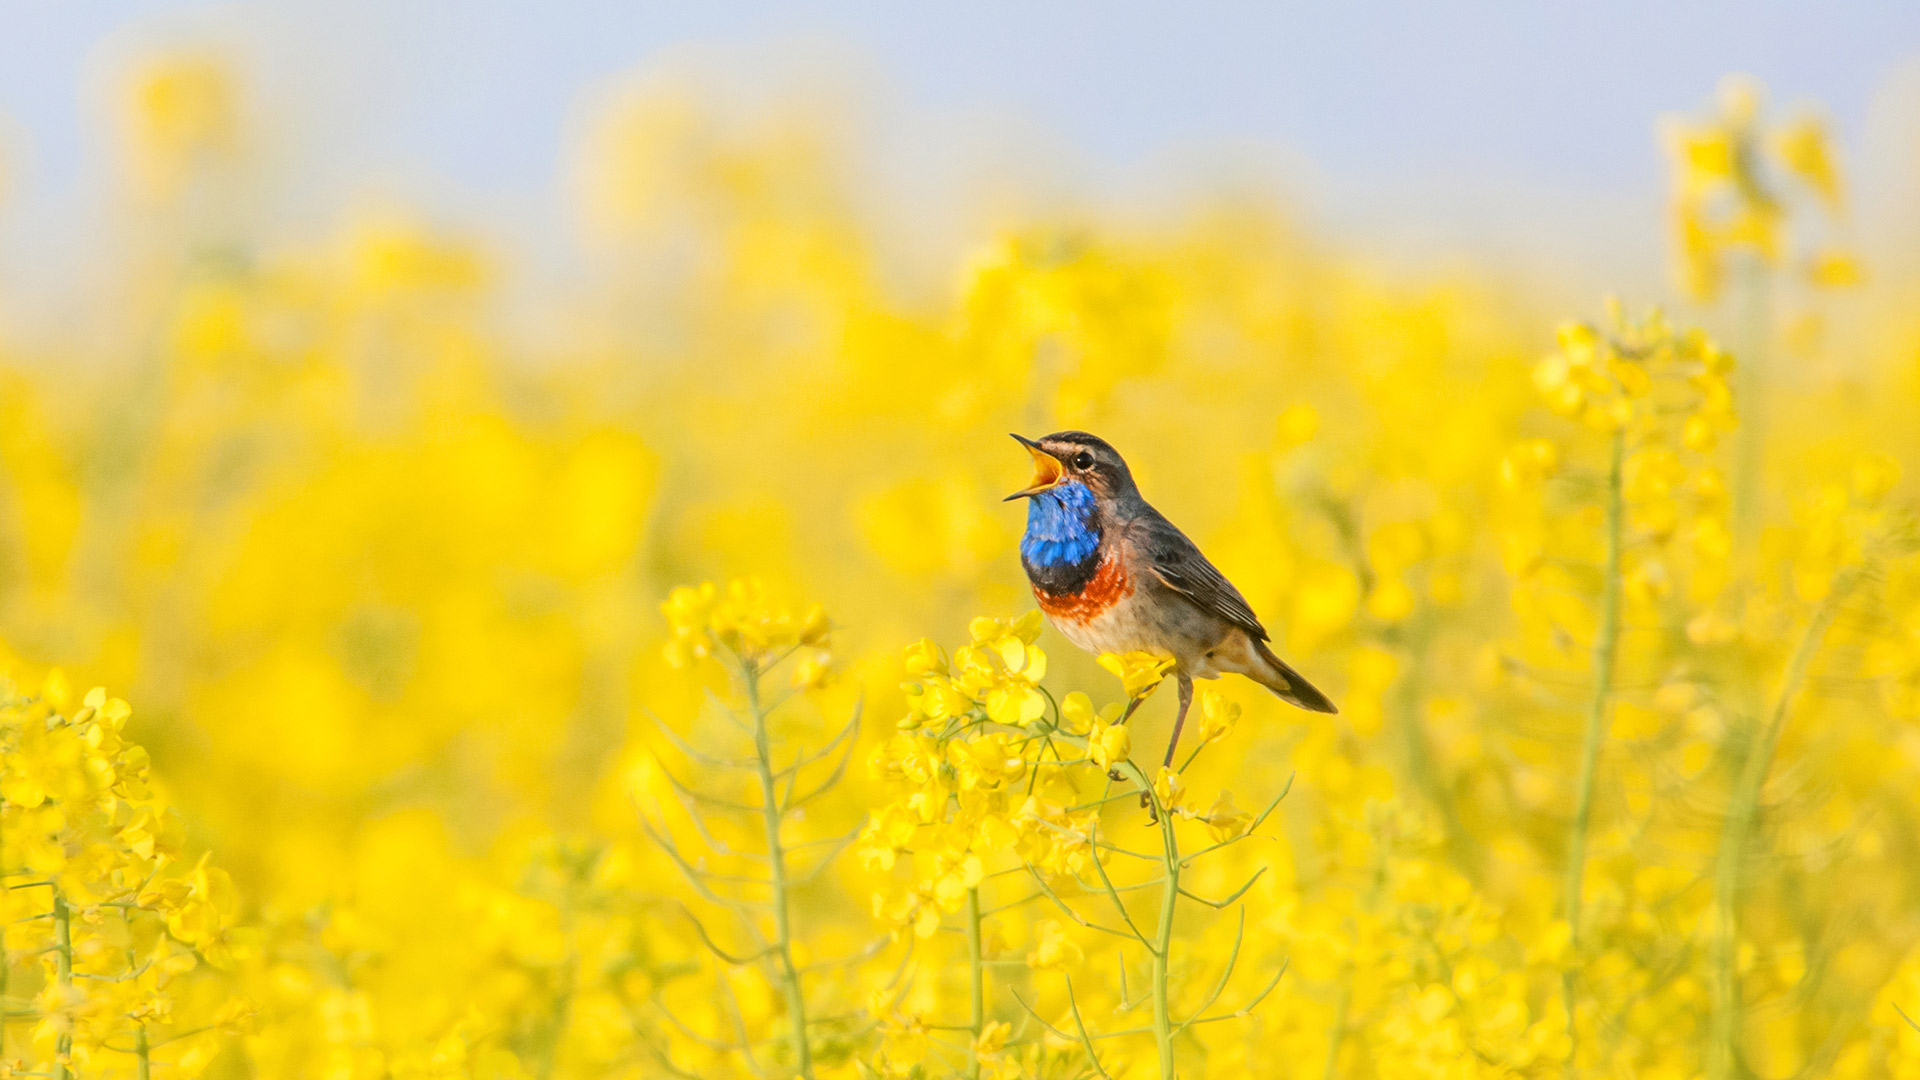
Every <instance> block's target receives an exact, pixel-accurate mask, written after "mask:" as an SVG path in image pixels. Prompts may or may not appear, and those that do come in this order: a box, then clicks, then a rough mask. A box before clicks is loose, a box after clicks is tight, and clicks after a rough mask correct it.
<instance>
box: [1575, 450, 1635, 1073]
mask: <svg viewBox="0 0 1920 1080" xmlns="http://www.w3.org/2000/svg"><path fill="white" fill-rule="evenodd" d="M1626 447H1627V435H1626V432H1625V431H1616V432H1614V433H1613V445H1612V448H1611V451H1610V453H1609V460H1608V465H1607V504H1606V525H1605V528H1606V559H1607V562H1606V568H1605V570H1604V571H1603V574H1602V577H1601V581H1600V626H1599V629H1598V630H1597V631H1596V633H1595V635H1594V640H1593V698H1592V700H1591V701H1589V702H1588V704H1587V733H1586V739H1585V742H1584V743H1583V744H1582V745H1581V748H1580V778H1579V780H1578V781H1577V783H1576V785H1575V788H1574V798H1573V826H1572V831H1571V832H1570V833H1569V835H1568V838H1567V883H1566V891H1565V895H1566V905H1567V907H1566V910H1567V929H1568V934H1569V938H1568V941H1569V952H1570V954H1571V955H1572V956H1573V957H1576V958H1577V956H1578V952H1577V946H1578V945H1579V943H1580V892H1581V888H1582V885H1583V883H1584V879H1585V878H1586V872H1587V833H1588V830H1589V828H1590V827H1591V825H1592V822H1593V786H1594V777H1595V775H1596V774H1597V773H1598V771H1599V765H1600V746H1601V744H1602V743H1603V742H1605V741H1606V737H1607V705H1608V700H1609V698H1610V697H1611V696H1612V694H1613V667H1614V661H1615V659H1616V656H1617V653H1618V651H1619V644H1620V554H1621V548H1622V547H1623V546H1624V542H1623V541H1624V535H1623V533H1624V525H1623V520H1622V519H1623V518H1624V517H1625V508H1624V506H1623V505H1622V504H1623V502H1624V497H1623V495H1622V492H1621V472H1622V465H1623V464H1624V462H1625V459H1626ZM1575 962H1577V960H1576V961H1575ZM1561 991H1562V996H1563V997H1564V999H1565V1001H1566V1007H1567V1036H1568V1042H1569V1048H1568V1051H1567V1067H1568V1070H1569V1071H1570V1072H1571V1070H1572V1067H1573V1061H1574V1052H1575V1050H1576V1049H1577V1045H1578V1028H1577V1025H1576V1024H1575V1017H1574V968H1573V967H1572V966H1569V967H1568V968H1567V969H1566V970H1565V971H1564V972H1563V973H1562V974H1561Z"/></svg>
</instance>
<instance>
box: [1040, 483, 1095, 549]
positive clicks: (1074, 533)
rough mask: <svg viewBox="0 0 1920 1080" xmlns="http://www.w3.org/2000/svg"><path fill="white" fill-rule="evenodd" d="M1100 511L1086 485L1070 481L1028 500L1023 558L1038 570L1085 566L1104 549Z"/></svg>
mask: <svg viewBox="0 0 1920 1080" xmlns="http://www.w3.org/2000/svg"><path fill="white" fill-rule="evenodd" d="M1099 519H1100V508H1099V506H1098V505H1097V504H1096V503H1095V502H1094V498H1093V492H1092V491H1090V490H1088V488H1087V486H1086V485H1085V484H1082V483H1079V482H1077V481H1072V480H1069V481H1066V482H1064V483H1060V484H1056V485H1054V486H1053V487H1051V488H1048V489H1047V490H1045V491H1042V492H1040V493H1039V494H1037V495H1034V496H1033V497H1032V498H1030V499H1028V500H1027V533H1026V535H1025V536H1023V537H1021V538H1020V556H1021V558H1022V559H1024V560H1025V561H1026V563H1027V565H1028V566H1030V567H1034V568H1036V569H1053V568H1060V567H1070V566H1082V565H1085V564H1086V563H1087V562H1088V561H1090V560H1091V559H1092V558H1093V557H1094V554H1095V553H1096V552H1097V551H1098V550H1099V548H1100V530H1099V527H1098V526H1097V524H1096V523H1097V522H1098V521H1099Z"/></svg>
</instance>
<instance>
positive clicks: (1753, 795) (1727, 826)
mask: <svg viewBox="0 0 1920 1080" xmlns="http://www.w3.org/2000/svg"><path fill="white" fill-rule="evenodd" d="M1856 580H1857V575H1856V574H1853V573H1842V574H1839V575H1836V576H1835V578H1834V581H1833V583H1832V585H1831V586H1830V587H1829V589H1828V592H1827V596H1826V599H1825V600H1823V601H1821V604H1820V606H1819V608H1818V609H1816V610H1815V611H1814V614H1813V618H1812V619H1810V620H1808V622H1807V628H1806V630H1805V632H1803V633H1802V634H1801V635H1800V642H1799V644H1798V645H1796V646H1794V650H1793V656H1792V658H1791V659H1790V660H1788V662H1787V671H1786V674H1785V676H1784V677H1783V678H1782V679H1781V681H1780V689H1779V692H1778V694H1777V695H1776V696H1775V697H1774V701H1773V708H1772V709H1771V710H1770V711H1769V712H1768V715H1767V720H1766V725H1765V726H1764V727H1763V728H1761V729H1760V731H1758V732H1756V733H1755V738H1754V740H1753V742H1752V743H1751V744H1750V745H1749V746H1748V748H1747V755H1746V760H1745V761H1744V762H1742V764H1741V768H1740V774H1739V776H1738V777H1737V778H1735V780H1734V787H1733V791H1732V792H1731V793H1730V795H1729V797H1728V802H1727V816H1726V821H1725V823H1724V825H1723V826H1722V830H1723V831H1722V832H1721V835H1720V852H1719V858H1718V859H1717V860H1716V865H1715V872H1714V889H1713V911H1714V927H1713V949H1712V964H1713V1027H1712V1039H1711V1041H1710V1043H1709V1045H1708V1050H1707V1075H1708V1077H1710V1078H1712V1080H1727V1078H1729V1077H1732V1076H1734V1075H1735V1072H1736V1070H1737V1069H1738V1067H1739V1065H1738V1061H1739V1043H1740V1028H1741V1022H1740V1012H1741V1009H1740V1004H1741V1003H1740V975H1739V971H1738V964H1737V963H1736V957H1737V955H1738V953H1739V948H1740V891H1741V886H1742V880H1741V878H1742V871H1743V870H1744V869H1745V866H1746V861H1747V849H1748V847H1749V845H1750V844H1751V843H1752V841H1753V836H1754V833H1755V832H1756V831H1757V829H1758V827H1759V823H1760V794H1761V792H1762V791H1763V790H1764V789H1765V788H1766V786H1767V774H1768V773H1769V772H1771V771H1772V769H1773V760H1774V755H1775V754H1776V753H1777V752H1778V750H1779V748H1780V733H1781V731H1782V730H1783V729H1784V728H1785V727H1786V724H1787V715H1788V713H1789V712H1790V711H1791V709H1792V707H1793V699H1794V697H1795V696H1796V695H1798V694H1799V692H1800V688H1801V686H1802V685H1803V684H1804V683H1805V682H1806V678H1807V669H1808V668H1809V667H1810V666H1811V665H1812V664H1813V659H1814V657H1815V656H1816V655H1817V654H1818V653H1819V651H1820V643H1821V641H1822V639H1824V638H1825V637H1826V632H1827V627H1828V626H1830V625H1831V624H1832V623H1833V617H1834V614H1835V613H1836V612H1837V611H1838V609H1839V606H1840V603H1841V601H1842V600H1843V599H1844V598H1845V596H1846V594H1847V593H1848V592H1850V591H1852V588H1853V585H1854V583H1855V581H1856Z"/></svg>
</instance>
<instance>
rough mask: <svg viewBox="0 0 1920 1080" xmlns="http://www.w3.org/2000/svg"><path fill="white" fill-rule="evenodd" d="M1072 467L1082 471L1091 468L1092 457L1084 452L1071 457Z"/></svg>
mask: <svg viewBox="0 0 1920 1080" xmlns="http://www.w3.org/2000/svg"><path fill="white" fill-rule="evenodd" d="M1073 467H1074V468H1076V469H1083V470H1084V469H1091V468H1093V455H1092V454H1089V453H1087V452H1086V451H1085V450H1082V451H1080V452H1079V453H1077V454H1075V455H1073Z"/></svg>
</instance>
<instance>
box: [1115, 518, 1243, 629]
mask: <svg viewBox="0 0 1920 1080" xmlns="http://www.w3.org/2000/svg"><path fill="white" fill-rule="evenodd" d="M1133 542H1134V543H1135V544H1138V545H1140V547H1141V548H1142V549H1144V552H1145V554H1146V555H1147V558H1148V561H1149V564H1150V565H1151V566H1152V567H1153V575H1154V576H1155V577H1157V578H1159V579H1160V581H1161V583H1162V584H1164V585H1165V586H1166V587H1167V588H1169V589H1172V590H1174V591H1175V592H1178V593H1182V594H1184V595H1185V596H1186V597H1187V598H1188V599H1189V600H1192V601H1193V602H1194V603H1195V604H1196V605H1198V606H1199V607H1200V609H1201V610H1202V611H1206V612H1208V613H1210V614H1213V615H1217V616H1219V617H1220V618H1222V619H1225V620H1227V621H1228V622H1230V623H1232V624H1233V625H1235V626H1237V627H1239V628H1240V629H1242V630H1245V631H1246V632H1247V633H1248V634H1250V635H1252V636H1253V638H1254V640H1256V641H1265V640H1267V628H1266V627H1264V626H1261V625H1260V620H1259V618H1258V617H1256V616H1255V615H1254V613H1253V608H1252V607H1250V606H1248V604H1247V598H1246V597H1244V596H1241V595H1240V590H1238V589H1236V588H1234V587H1233V583H1232V582H1230V581H1228V580H1227V579H1226V576H1225V575H1223V574H1221V573H1220V571H1218V570H1216V569H1214V566H1213V564H1212V563H1210V562H1208V561H1207V557H1206V556H1205V555H1202V554H1200V549H1199V548H1198V547H1196V546H1195V545H1194V542H1193V541H1191V540H1189V539H1187V534H1186V533H1183V532H1181V531H1180V530H1179V529H1178V528H1176V527H1175V526H1174V524H1173V522H1171V521H1168V520H1167V519H1166V518H1164V517H1161V516H1160V515H1159V514H1158V513H1157V512H1149V513H1148V514H1146V515H1145V516H1144V517H1142V518H1141V519H1140V520H1139V521H1138V522H1136V523H1135V525H1134V528H1133Z"/></svg>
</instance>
